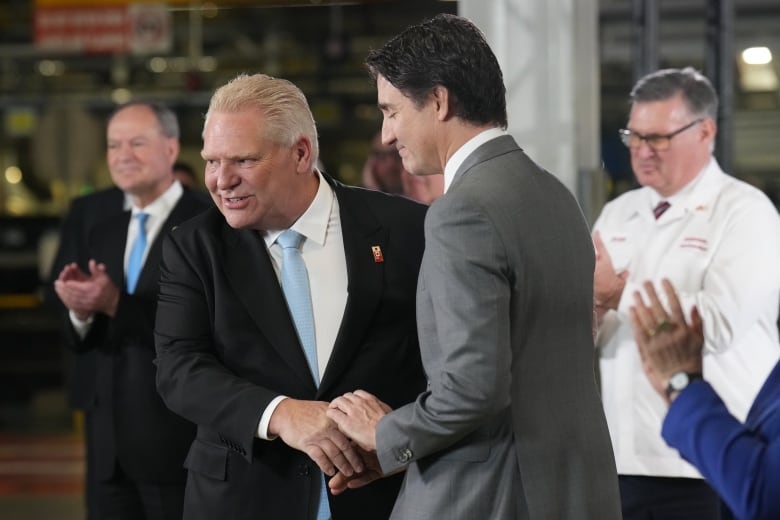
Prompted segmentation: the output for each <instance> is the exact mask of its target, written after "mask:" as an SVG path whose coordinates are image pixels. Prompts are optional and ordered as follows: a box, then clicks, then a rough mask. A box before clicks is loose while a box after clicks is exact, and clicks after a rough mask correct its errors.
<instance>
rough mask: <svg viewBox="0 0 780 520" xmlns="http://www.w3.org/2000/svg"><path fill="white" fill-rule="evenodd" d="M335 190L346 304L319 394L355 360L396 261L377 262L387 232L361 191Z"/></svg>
mask: <svg viewBox="0 0 780 520" xmlns="http://www.w3.org/2000/svg"><path fill="white" fill-rule="evenodd" d="M333 187H334V190H335V192H336V197H337V198H338V201H339V214H340V219H341V232H342V236H343V240H344V254H345V256H346V260H347V280H348V281H347V304H346V307H345V309H344V317H343V319H342V320H341V326H340V327H339V332H338V335H337V337H336V342H335V344H334V345H333V352H332V353H331V356H330V360H329V362H328V366H327V368H326V369H325V373H324V374H323V377H322V381H321V383H320V388H319V391H318V395H322V394H324V393H326V392H327V391H328V388H329V387H330V386H331V385H332V384H333V383H334V382H336V381H338V379H339V377H340V376H341V374H342V373H343V372H344V371H345V370H346V369H347V367H348V366H349V363H350V362H351V361H352V360H353V359H354V356H355V351H356V350H358V348H359V347H360V345H361V343H362V338H363V337H365V334H366V329H367V328H368V327H369V326H370V325H371V321H372V317H373V316H374V314H375V313H376V309H377V306H378V305H379V302H380V300H381V298H382V288H383V283H384V274H385V273H384V269H385V262H392V261H393V258H384V259H383V261H381V262H377V261H375V259H374V253H373V249H372V248H373V247H375V246H378V247H379V248H380V249H381V251H388V248H387V230H386V229H385V228H383V227H382V226H381V224H380V223H379V221H378V220H377V219H376V217H375V215H374V213H373V212H372V211H371V210H370V208H369V207H368V206H367V204H366V202H365V201H364V200H363V198H362V197H359V196H358V190H354V189H350V188H346V187H344V186H342V185H339V184H336V185H334V186H333Z"/></svg>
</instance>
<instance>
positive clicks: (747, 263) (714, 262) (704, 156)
mask: <svg viewBox="0 0 780 520" xmlns="http://www.w3.org/2000/svg"><path fill="white" fill-rule="evenodd" d="M631 101H632V106H631V112H630V115H629V119H628V124H627V127H626V129H625V130H621V131H620V132H621V137H622V139H623V142H624V143H625V144H626V146H627V147H628V148H629V149H630V152H631V165H632V167H633V170H634V174H635V175H636V178H637V180H638V182H639V184H640V185H641V186H642V187H641V188H639V189H636V190H633V191H630V192H628V193H625V194H624V195H622V196H620V197H618V198H617V199H615V200H614V201H612V202H609V203H608V204H607V205H606V206H605V207H604V209H603V211H602V213H601V215H600V216H599V218H598V220H597V221H596V224H595V225H594V233H593V238H594V244H595V247H596V254H597V260H596V270H595V276H594V297H595V305H596V314H597V318H598V322H599V323H598V325H599V328H598V336H597V340H596V345H597V348H598V349H599V357H600V362H599V367H600V373H601V389H602V399H603V402H604V409H605V412H606V415H607V422H608V425H609V429H610V435H611V436H612V444H613V447H614V449H615V459H616V462H617V468H618V473H619V475H620V488H621V499H622V502H623V516H624V519H625V520H632V519H635V518H664V519H673V518H680V519H683V518H684V519H685V520H695V519H712V518H718V516H717V515H718V514H719V511H718V510H719V508H720V507H721V505H720V503H719V500H718V497H717V495H716V494H715V493H714V492H713V491H712V490H711V489H710V488H709V487H708V486H707V484H706V483H705V482H704V481H703V480H702V479H701V475H700V474H699V473H698V472H697V471H696V469H694V468H693V466H691V465H689V464H688V463H687V462H685V461H684V460H683V459H682V458H681V457H680V456H679V454H678V453H677V452H676V451H675V450H673V449H671V448H669V447H668V446H667V445H666V443H665V442H664V440H663V439H662V438H661V434H660V431H661V422H662V420H663V417H664V415H665V414H666V409H667V405H666V403H665V402H664V400H663V398H662V397H661V396H659V395H658V393H656V392H655V391H654V390H653V388H652V387H651V386H650V384H649V383H648V381H647V379H646V378H645V377H644V375H643V372H642V367H641V360H640V356H639V351H638V350H637V346H636V343H635V342H634V339H633V335H632V329H631V324H630V319H629V312H628V309H629V308H630V306H631V305H632V304H633V303H634V297H635V292H636V291H638V290H640V286H641V283H642V282H643V281H645V280H652V281H655V282H659V281H660V280H661V279H662V278H668V279H669V280H671V281H672V283H673V284H674V286H675V287H677V288H678V291H679V295H680V300H681V302H682V304H683V308H684V311H685V313H686V315H687V314H688V313H689V310H690V308H691V307H692V306H693V305H696V306H697V308H698V309H699V312H700V313H701V315H702V317H703V319H704V323H705V326H704V333H705V351H706V353H705V356H704V373H705V374H706V378H707V380H708V381H710V383H711V384H712V385H713V387H715V389H716V391H717V392H718V393H719V394H720V395H721V396H722V397H723V399H724V401H725V403H726V405H727V406H728V407H729V409H730V410H731V412H732V413H733V414H734V415H735V416H736V417H737V418H739V419H740V420H744V419H745V416H746V414H747V411H748V408H749V406H750V403H751V402H752V401H753V399H754V398H755V396H756V393H757V392H758V389H759V388H760V387H761V385H762V383H763V382H764V380H765V379H766V377H767V375H768V373H769V371H770V370H771V368H772V367H773V366H774V364H775V362H776V361H777V360H778V357H779V356H780V345H778V332H777V327H776V320H777V313H778V298H779V297H780V217H778V214H777V211H776V209H775V208H774V206H773V205H772V204H771V202H770V201H769V199H768V198H767V197H766V196H765V195H764V194H763V193H762V192H761V191H759V190H758V189H756V188H754V187H752V186H750V185H748V184H746V183H744V182H742V181H739V180H737V179H735V178H733V177H730V176H728V175H727V174H725V173H724V172H723V171H722V170H721V169H720V166H719V165H718V163H717V161H716V160H715V159H714V157H713V156H712V150H713V146H714V142H715V134H716V131H717V128H716V123H715V120H716V115H717V107H718V99H717V94H716V93H715V91H714V90H713V88H712V86H711V84H710V82H709V81H708V80H707V79H706V78H705V77H704V76H702V75H701V74H700V73H698V72H697V71H695V70H694V69H692V68H685V69H681V70H680V69H667V70H661V71H658V72H655V73H652V74H649V75H648V76H646V77H644V78H642V79H641V80H639V82H638V83H637V84H636V86H635V87H634V89H633V90H632V92H631ZM664 327H668V324H667V323H663V322H659V324H658V330H661V329H663V328H664ZM653 332H655V331H654V330H653V331H648V333H653ZM700 377H701V374H687V378H682V377H681V378H677V379H679V380H683V381H693V380H696V379H697V378H700ZM672 379H673V380H674V381H673V382H672V383H673V384H674V383H677V379H675V378H672ZM682 384H683V385H684V384H685V383H684V382H683V383H682ZM673 390H676V388H674V389H673ZM726 514H727V513H726Z"/></svg>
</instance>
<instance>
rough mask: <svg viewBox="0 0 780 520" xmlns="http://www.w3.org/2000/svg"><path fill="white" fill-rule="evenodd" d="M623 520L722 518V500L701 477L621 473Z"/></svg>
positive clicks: (712, 519)
mask: <svg viewBox="0 0 780 520" xmlns="http://www.w3.org/2000/svg"><path fill="white" fill-rule="evenodd" d="M619 482H620V499H621V502H622V505H623V520H721V515H720V510H721V503H720V499H719V498H718V495H717V494H716V493H715V491H713V489H712V488H711V487H710V486H709V485H708V484H707V483H706V482H705V481H704V480H701V479H695V478H668V477H639V476H630V475H620V476H619Z"/></svg>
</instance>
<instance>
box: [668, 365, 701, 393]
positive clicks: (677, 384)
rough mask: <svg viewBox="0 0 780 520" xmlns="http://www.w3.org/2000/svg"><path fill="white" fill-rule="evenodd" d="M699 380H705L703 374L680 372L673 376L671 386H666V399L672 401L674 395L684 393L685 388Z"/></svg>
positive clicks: (670, 381)
mask: <svg viewBox="0 0 780 520" xmlns="http://www.w3.org/2000/svg"><path fill="white" fill-rule="evenodd" d="M697 379H703V377H702V374H701V372H685V371H682V370H681V371H679V372H675V373H674V374H672V377H670V378H669V384H668V385H666V398H667V399H669V400H671V399H672V394H675V393H679V392H682V391H683V390H684V389H685V387H687V386H688V385H689V384H691V383H693V382H694V381H696V380H697Z"/></svg>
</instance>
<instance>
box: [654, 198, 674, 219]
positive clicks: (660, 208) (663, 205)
mask: <svg viewBox="0 0 780 520" xmlns="http://www.w3.org/2000/svg"><path fill="white" fill-rule="evenodd" d="M669 206H671V204H669V201H666V200H662V201H661V202H659V203H658V205H657V206H656V207H654V208H653V215H655V219H656V220H658V218H659V217H660V216H661V215H663V214H664V211H666V210H667V209H669Z"/></svg>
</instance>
